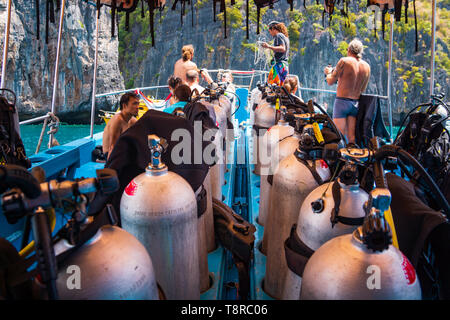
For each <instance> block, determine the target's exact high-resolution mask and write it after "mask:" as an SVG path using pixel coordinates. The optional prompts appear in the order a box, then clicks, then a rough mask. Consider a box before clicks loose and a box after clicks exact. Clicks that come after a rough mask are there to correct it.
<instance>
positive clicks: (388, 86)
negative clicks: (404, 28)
mask: <svg viewBox="0 0 450 320" xmlns="http://www.w3.org/2000/svg"><path fill="white" fill-rule="evenodd" d="M389 18H390V20H391V29H390V34H389V64H388V79H387V100H388V101H387V102H388V117H389V135H390V136H391V139H392V100H391V96H392V92H391V87H392V83H391V82H392V46H393V43H394V10H393V9H391V10H390V11H389Z"/></svg>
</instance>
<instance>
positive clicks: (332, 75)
mask: <svg viewBox="0 0 450 320" xmlns="http://www.w3.org/2000/svg"><path fill="white" fill-rule="evenodd" d="M363 50H364V48H363V44H362V43H361V41H359V40H358V39H353V40H352V42H350V44H349V45H348V49H347V56H346V57H344V58H341V60H339V62H338V63H337V65H336V67H335V68H331V67H330V66H328V67H325V70H324V72H325V75H326V80H327V83H328V84H329V85H330V86H331V85H333V84H334V83H336V82H337V83H338V85H337V93H336V100H335V101H334V106H333V121H334V123H335V124H336V127H337V128H338V129H339V131H341V132H342V133H343V134H344V135H345V136H346V138H347V140H348V143H355V128H356V115H357V113H358V100H359V97H360V95H361V93H363V92H364V91H365V90H366V88H367V85H368V84H369V78H370V66H369V64H368V63H367V62H365V61H364V60H362V54H363Z"/></svg>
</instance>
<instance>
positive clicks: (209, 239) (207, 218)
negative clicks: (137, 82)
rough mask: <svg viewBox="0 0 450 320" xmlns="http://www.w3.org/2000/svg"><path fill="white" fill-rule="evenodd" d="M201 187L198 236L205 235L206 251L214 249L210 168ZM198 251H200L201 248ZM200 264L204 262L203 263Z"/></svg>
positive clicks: (179, 113) (180, 112) (177, 111)
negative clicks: (203, 200)
mask: <svg viewBox="0 0 450 320" xmlns="http://www.w3.org/2000/svg"><path fill="white" fill-rule="evenodd" d="M177 109H178V108H177ZM177 109H175V110H174V111H173V114H174V115H176V116H178V117H182V118H186V114H185V113H184V111H183V109H181V108H180V109H178V110H177ZM203 187H204V190H205V193H206V194H205V196H206V209H205V212H204V214H203V215H202V216H201V217H200V220H199V225H202V227H203V229H204V232H200V233H199V236H203V235H204V236H205V237H206V238H205V239H204V241H202V240H200V243H206V248H207V252H211V251H214V250H215V249H216V240H215V237H214V217H213V208H212V187H211V168H210V169H209V170H208V174H207V175H206V177H205V180H204V182H203ZM200 252H202V251H201V249H200ZM201 265H205V264H204V263H203V264H201Z"/></svg>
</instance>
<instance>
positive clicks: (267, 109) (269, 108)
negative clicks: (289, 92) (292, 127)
mask: <svg viewBox="0 0 450 320" xmlns="http://www.w3.org/2000/svg"><path fill="white" fill-rule="evenodd" d="M275 118H276V110H275V105H272V104H270V103H269V102H267V101H266V100H263V101H262V102H261V103H260V104H259V105H258V107H257V108H256V110H255V124H254V126H253V127H254V129H255V130H256V139H255V144H254V146H253V147H254V154H255V155H256V159H254V160H253V162H254V163H255V169H254V173H255V174H257V175H259V174H260V168H261V162H260V159H259V158H260V156H261V155H260V153H261V152H260V149H261V148H262V147H261V145H262V143H261V140H262V137H263V136H264V134H265V133H266V131H267V129H268V128H270V127H272V126H273V125H274V124H275ZM255 160H256V161H255Z"/></svg>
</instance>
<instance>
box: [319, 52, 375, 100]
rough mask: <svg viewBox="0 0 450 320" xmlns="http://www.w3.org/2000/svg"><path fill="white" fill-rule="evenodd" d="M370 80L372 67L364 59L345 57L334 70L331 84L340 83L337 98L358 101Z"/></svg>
mask: <svg viewBox="0 0 450 320" xmlns="http://www.w3.org/2000/svg"><path fill="white" fill-rule="evenodd" d="M369 78H370V66H369V64H368V63H367V62H365V61H364V60H362V59H358V58H355V57H344V58H342V59H341V60H339V62H338V64H337V65H336V68H335V69H334V71H333V73H332V75H331V77H330V79H329V80H330V81H329V82H328V83H329V84H332V83H335V82H336V81H338V80H339V81H338V85H337V94H336V96H337V97H340V98H349V99H355V100H358V99H359V96H360V95H361V93H363V92H364V91H365V90H366V88H367V85H368V84H369Z"/></svg>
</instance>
